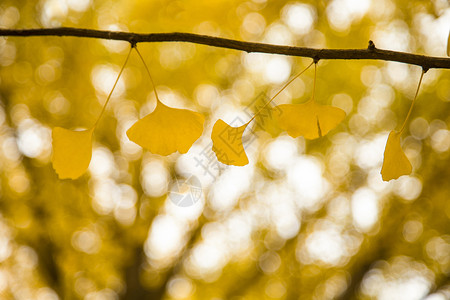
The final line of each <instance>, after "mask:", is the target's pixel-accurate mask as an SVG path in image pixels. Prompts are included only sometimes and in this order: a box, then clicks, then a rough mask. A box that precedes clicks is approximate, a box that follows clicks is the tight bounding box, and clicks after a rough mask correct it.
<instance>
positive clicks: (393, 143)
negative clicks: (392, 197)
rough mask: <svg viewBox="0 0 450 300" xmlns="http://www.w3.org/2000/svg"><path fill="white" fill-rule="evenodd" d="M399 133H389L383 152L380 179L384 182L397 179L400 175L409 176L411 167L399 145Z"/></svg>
mask: <svg viewBox="0 0 450 300" xmlns="http://www.w3.org/2000/svg"><path fill="white" fill-rule="evenodd" d="M400 136H401V132H398V131H391V133H389V137H388V139H387V143H386V149H385V150H384V161H383V167H382V168H381V177H382V178H383V180H384V181H389V180H391V179H397V178H399V177H400V176H402V175H409V174H411V172H412V166H411V163H410V162H409V160H408V158H407V157H406V155H405V153H404V152H403V150H402V146H401V145H400Z"/></svg>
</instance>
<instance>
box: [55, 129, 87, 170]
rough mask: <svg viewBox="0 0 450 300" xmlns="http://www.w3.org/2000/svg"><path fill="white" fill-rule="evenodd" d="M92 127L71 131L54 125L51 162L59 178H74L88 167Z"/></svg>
mask: <svg viewBox="0 0 450 300" xmlns="http://www.w3.org/2000/svg"><path fill="white" fill-rule="evenodd" d="M93 132H94V130H93V129H90V130H83V131H73V130H68V129H64V128H61V127H55V128H53V131H52V138H53V142H52V143H53V156H52V164H53V169H55V171H56V173H57V174H58V176H59V178H61V179H65V178H71V179H76V178H78V177H80V176H81V175H83V173H84V172H85V171H86V170H87V168H88V167H89V163H90V162H91V156H92V133H93Z"/></svg>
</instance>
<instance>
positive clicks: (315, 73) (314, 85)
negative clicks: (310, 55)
mask: <svg viewBox="0 0 450 300" xmlns="http://www.w3.org/2000/svg"><path fill="white" fill-rule="evenodd" d="M316 77H317V61H314V82H313V91H312V96H311V101H315V99H314V96H315V94H316Z"/></svg>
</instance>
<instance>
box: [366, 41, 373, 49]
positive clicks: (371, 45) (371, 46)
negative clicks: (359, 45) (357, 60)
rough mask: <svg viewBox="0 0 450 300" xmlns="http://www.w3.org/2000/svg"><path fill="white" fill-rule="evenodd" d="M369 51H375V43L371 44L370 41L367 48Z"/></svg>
mask: <svg viewBox="0 0 450 300" xmlns="http://www.w3.org/2000/svg"><path fill="white" fill-rule="evenodd" d="M367 49H369V50H375V43H374V42H372V40H370V41H369V47H367Z"/></svg>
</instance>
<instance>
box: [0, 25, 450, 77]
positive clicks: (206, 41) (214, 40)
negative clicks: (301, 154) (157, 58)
mask: <svg viewBox="0 0 450 300" xmlns="http://www.w3.org/2000/svg"><path fill="white" fill-rule="evenodd" d="M0 36H22V37H24V36H73V37H86V38H98V39H108V40H120V41H127V42H129V43H131V44H132V45H134V44H136V43H144V42H188V43H194V44H202V45H208V46H213V47H219V48H227V49H234V50H240V51H245V52H261V53H270V54H282V55H289V56H302V57H311V58H313V59H315V60H319V59H352V60H353V59H374V60H385V61H396V62H401V63H407V64H411V65H417V66H421V67H422V68H424V69H450V58H447V57H431V56H425V55H418V54H412V53H405V52H398V51H390V50H382V49H378V48H376V47H375V44H374V43H373V42H372V41H370V42H369V47H368V48H367V49H313V48H305V47H292V46H281V45H271V44H263V43H252V42H244V41H238V40H232V39H226V38H220V37H213V36H207V35H200V34H193V33H183V32H172V33H148V34H140V33H132V32H121V31H104V30H93V29H84V28H70V27H60V28H39V29H0Z"/></svg>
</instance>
